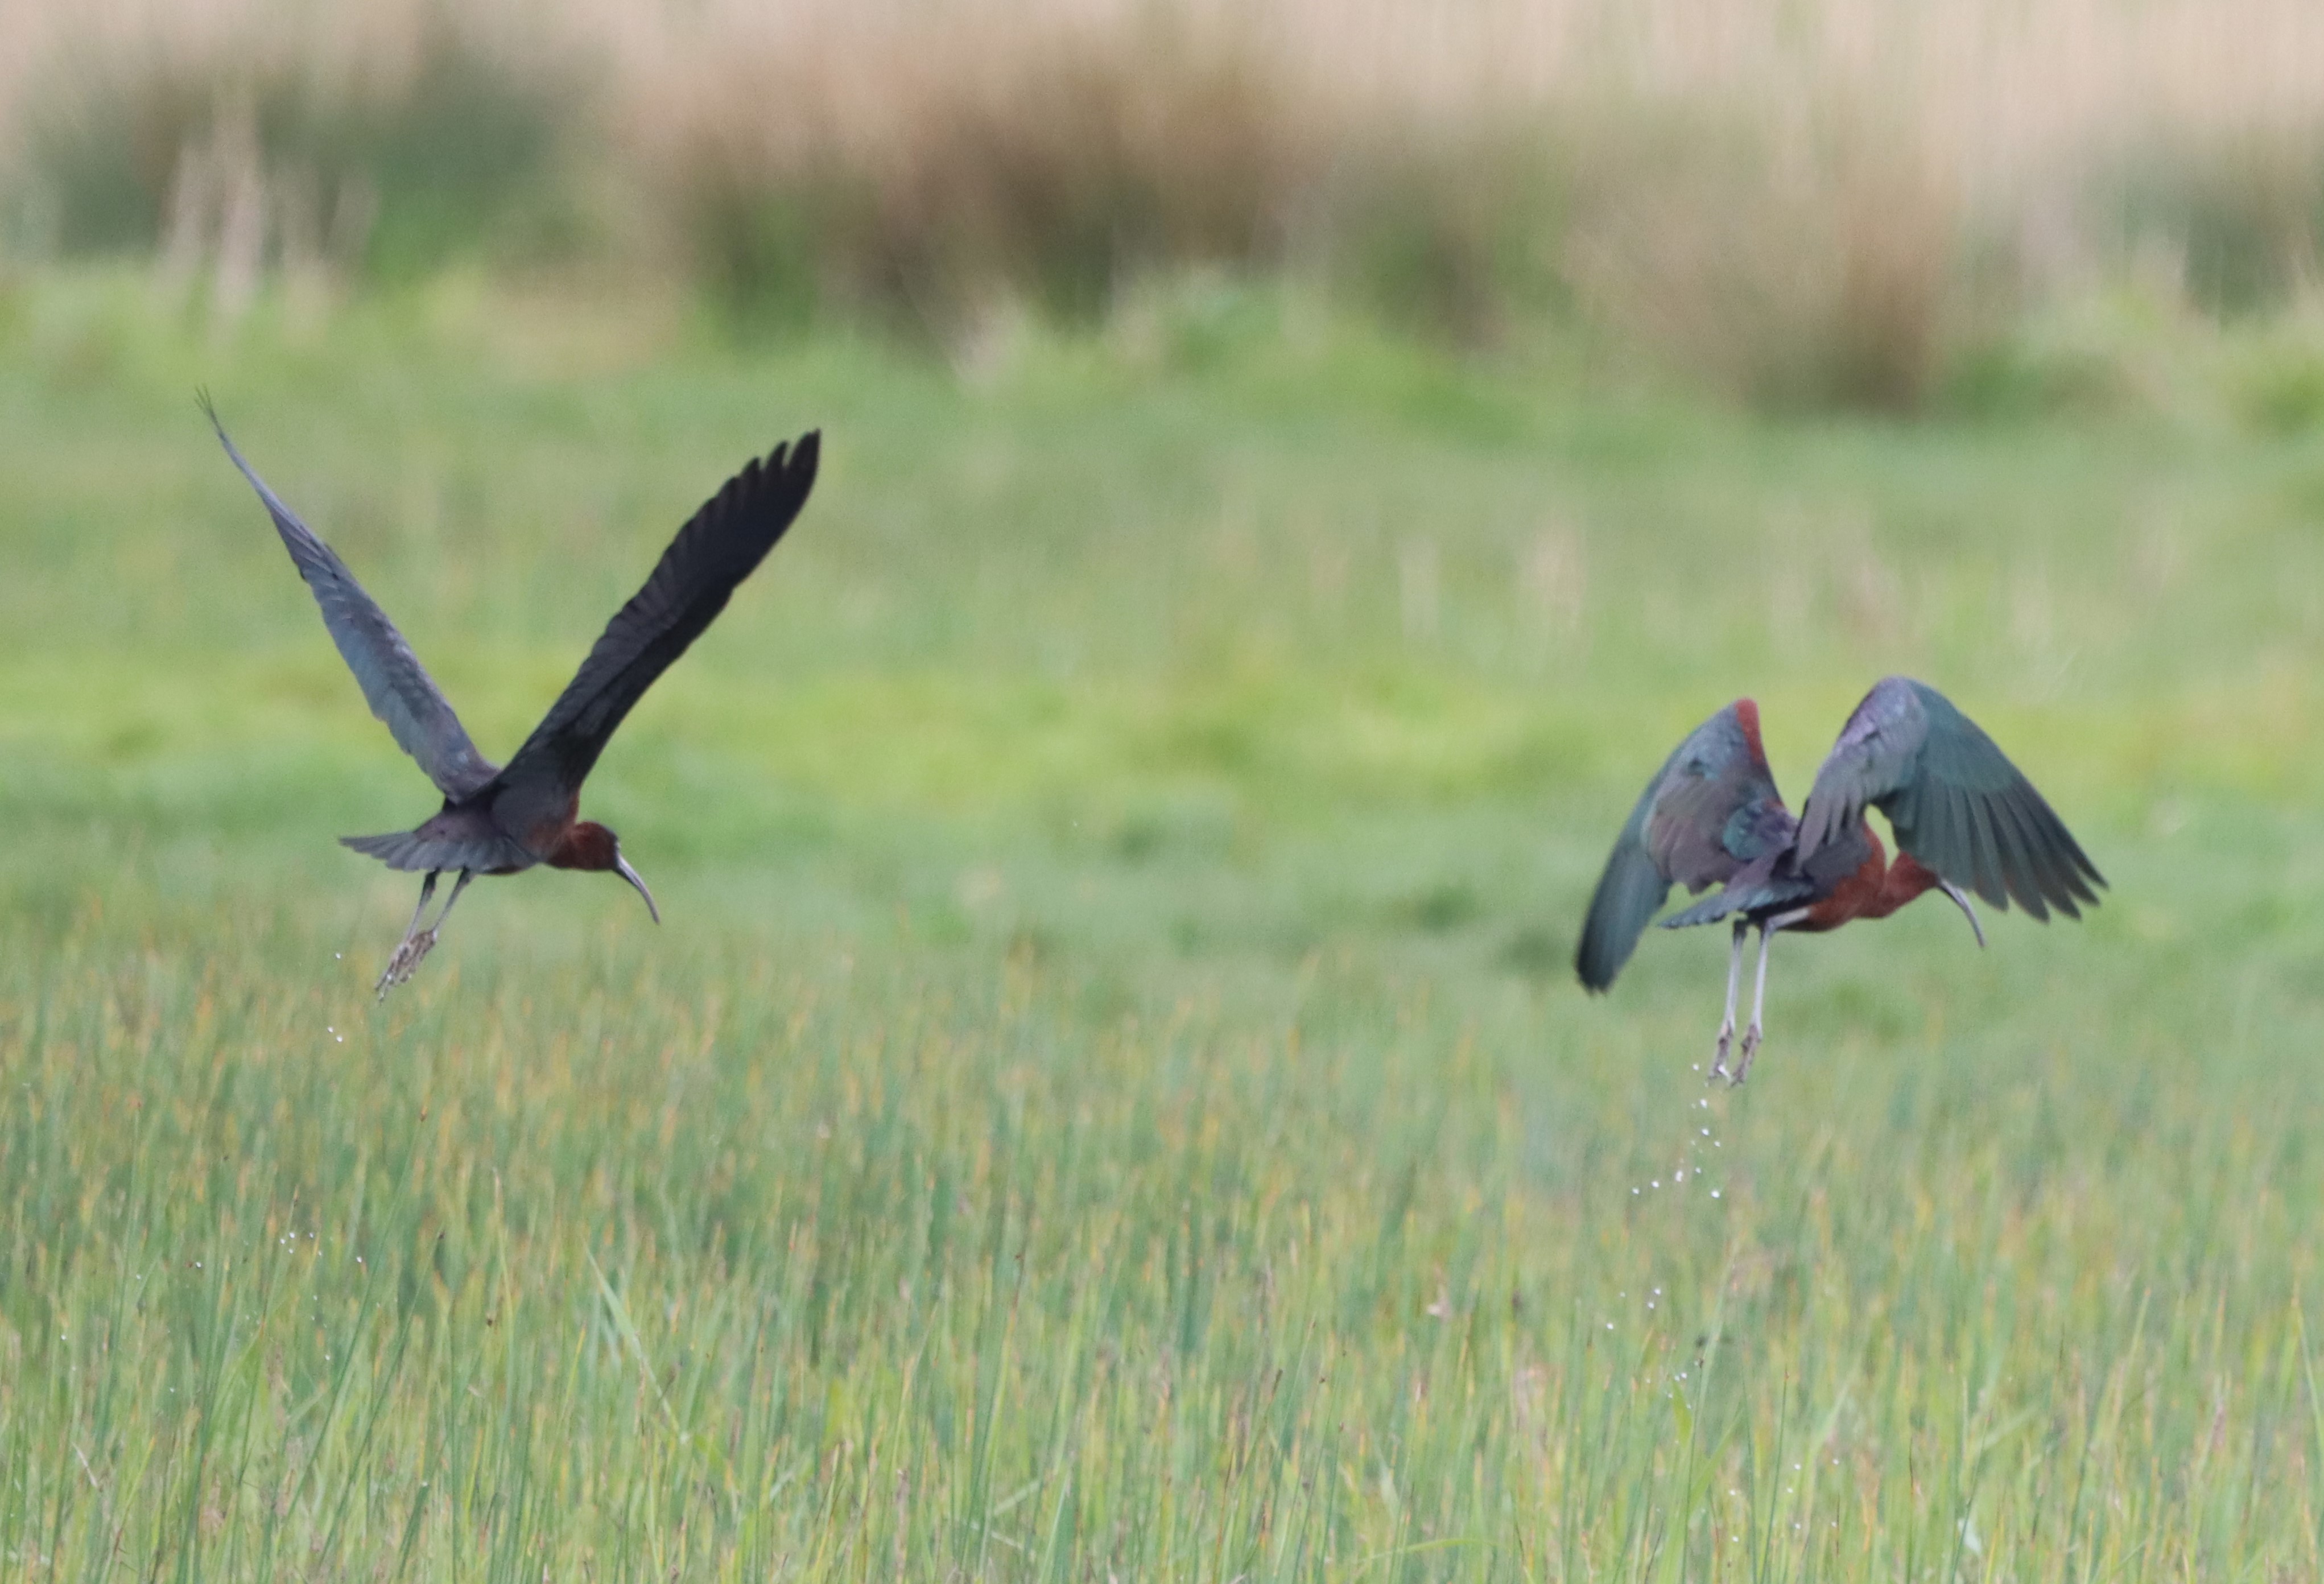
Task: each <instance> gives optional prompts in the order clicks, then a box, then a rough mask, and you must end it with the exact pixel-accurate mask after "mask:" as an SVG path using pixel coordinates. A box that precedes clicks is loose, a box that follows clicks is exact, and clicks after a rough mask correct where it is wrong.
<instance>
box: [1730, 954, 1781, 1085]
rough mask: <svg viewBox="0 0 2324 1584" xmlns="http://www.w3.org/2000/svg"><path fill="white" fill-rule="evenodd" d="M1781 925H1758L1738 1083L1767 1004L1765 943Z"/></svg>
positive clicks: (1756, 1048) (1748, 1064) (1745, 1070)
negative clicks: (1753, 981)
mask: <svg viewBox="0 0 2324 1584" xmlns="http://www.w3.org/2000/svg"><path fill="white" fill-rule="evenodd" d="M1782 927H1783V926H1781V925H1766V924H1763V925H1761V926H1759V977H1758V982H1757V984H1756V985H1754V986H1753V987H1752V990H1751V1026H1750V1027H1748V1028H1746V1029H1745V1030H1744V1031H1743V1050H1742V1054H1741V1057H1740V1059H1738V1061H1737V1062H1736V1064H1735V1077H1734V1082H1736V1083H1738V1084H1740V1083H1741V1082H1743V1080H1744V1078H1745V1076H1746V1075H1747V1074H1748V1073H1750V1071H1751V1058H1752V1057H1753V1056H1755V1055H1757V1054H1758V1051H1759V1014H1760V1012H1761V1011H1762V1010H1763V1009H1764V1008H1766V1004H1767V943H1768V942H1769V941H1772V940H1774V939H1775V931H1776V930H1778V929H1781V928H1782Z"/></svg>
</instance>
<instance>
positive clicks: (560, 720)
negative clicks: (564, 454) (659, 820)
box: [503, 431, 821, 790]
mask: <svg viewBox="0 0 2324 1584" xmlns="http://www.w3.org/2000/svg"><path fill="white" fill-rule="evenodd" d="M820 449H821V436H820V434H819V433H818V432H814V431H811V432H809V433H808V434H807V435H804V436H802V437H800V438H799V439H798V441H797V442H796V443H795V444H791V445H788V446H778V447H775V448H774V450H773V451H772V452H770V453H769V454H768V456H766V457H765V458H764V459H762V460H756V461H753V462H752V463H750V464H749V465H747V466H745V467H744V468H743V469H742V472H740V473H738V474H735V475H734V476H733V478H731V479H729V480H727V481H726V483H725V485H724V487H723V488H722V489H720V490H719V492H718V493H717V494H715V495H714V496H712V497H711V499H710V500H709V501H708V502H705V504H704V505H703V507H702V509H701V510H700V511H696V513H695V514H694V517H693V520H690V521H689V522H687V525H686V526H685V527H684V528H682V529H680V530H678V537H677V538H676V539H672V540H671V541H670V544H669V548H668V549H667V550H664V551H663V552H662V557H661V560H660V562H659V564H658V565H657V566H655V567H654V569H653V576H650V577H649V578H647V579H646V583H645V586H644V587H643V588H641V589H640V590H638V592H637V594H635V595H633V596H632V598H631V600H630V603H627V604H625V605H623V606H622V608H621V609H620V610H619V611H617V612H614V615H613V620H612V621H611V622H607V623H606V625H605V631H604V634H603V635H602V636H601V637H600V638H599V639H598V640H597V643H596V647H595V648H594V649H591V650H590V651H589V658H587V659H586V660H584V661H582V662H581V669H580V670H579V671H578V672H577V673H576V674H575V676H574V678H573V680H572V681H571V682H570V683H568V684H567V686H566V689H565V692H564V694H563V695H562V696H560V697H559V698H558V701H557V703H556V704H555V705H551V706H550V708H549V714H547V715H545V716H543V717H542V719H541V723H540V724H539V725H538V726H536V727H534V728H533V730H532V735H531V736H530V737H528V738H526V739H525V741H524V746H523V747H521V748H520V749H518V750H517V752H516V757H515V758H513V759H512V760H509V764H508V769H507V770H506V771H505V772H503V780H505V781H507V782H509V783H511V784H517V783H532V784H542V783H547V784H552V785H555V786H558V787H562V788H565V789H567V790H577V789H578V788H579V787H580V785H581V783H582V782H583V781H584V780H586V778H588V775H589V771H590V769H592V768H593V767H594V766H595V764H596V762H597V755H598V754H599V753H600V752H602V751H604V746H605V741H606V740H607V739H608V738H610V737H611V736H613V729H614V728H615V727H617V726H619V725H620V724H621V723H622V717H623V716H625V715H627V714H629V713H630V708H631V706H632V705H635V704H636V703H637V702H638V700H639V699H640V698H641V697H642V696H644V695H645V691H646V689H647V688H649V687H650V686H653V684H654V679H655V678H656V677H659V676H660V675H661V674H662V673H663V672H664V671H666V670H668V669H669V666H670V663H671V662H672V661H674V660H676V659H677V658H678V656H680V655H682V654H684V653H685V652H686V649H687V645H688V644H691V643H692V642H693V641H694V640H696V638H699V637H700V636H701V635H702V633H703V631H704V630H705V628H707V627H708V626H709V625H710V623H711V622H712V620H713V619H714V618H715V617H716V616H717V614H718V612H721V611H723V610H724V609H725V608H726V600H727V596H729V595H730V594H733V592H734V585H737V584H739V583H741V582H742V580H743V579H744V578H745V577H748V576H750V575H751V574H752V571H753V570H755V569H756V568H757V566H758V565H759V563H760V562H761V561H762V560H764V559H765V558H766V556H767V552H768V551H769V550H771V549H773V548H774V547H775V541H776V540H777V539H780V538H782V536H783V530H785V529H787V528H788V527H790V525H791V520H792V519H794V518H796V517H797V516H798V512H799V508H800V507H801V506H803V505H805V504H806V503H807V492H808V491H809V490H811V489H813V488H814V487H815V470H816V458H817V456H818V453H819V451H820Z"/></svg>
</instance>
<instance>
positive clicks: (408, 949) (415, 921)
mask: <svg viewBox="0 0 2324 1584" xmlns="http://www.w3.org/2000/svg"><path fill="white" fill-rule="evenodd" d="M440 872H442V871H441V870H433V869H431V870H429V871H428V878H427V879H423V880H421V881H420V906H419V907H414V908H413V909H412V910H411V924H410V927H409V928H407V929H405V930H404V932H403V938H402V939H401V940H400V941H398V942H396V944H395V955H393V956H392V957H390V958H389V959H388V960H387V966H386V968H385V969H383V970H382V971H381V973H380V976H379V982H378V983H377V984H375V985H374V986H372V987H371V988H372V991H373V993H374V995H378V996H381V997H384V996H385V995H386V994H387V992H388V990H389V989H390V987H392V986H394V985H399V984H401V983H402V982H403V981H405V980H406V979H409V978H410V976H411V968H412V965H413V964H414V963H416V962H419V961H420V955H421V952H420V951H414V950H413V949H412V942H414V941H416V940H418V939H419V938H420V920H421V919H422V918H425V917H426V916H428V899H429V898H430V897H433V896H434V895H435V894H436V877H437V875H438V874H439V873H440ZM421 950H422V951H424V950H425V948H422V949H421Z"/></svg>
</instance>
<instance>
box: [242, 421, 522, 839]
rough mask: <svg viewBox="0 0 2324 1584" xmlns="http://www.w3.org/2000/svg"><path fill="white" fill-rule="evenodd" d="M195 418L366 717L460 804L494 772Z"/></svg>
mask: <svg viewBox="0 0 2324 1584" xmlns="http://www.w3.org/2000/svg"><path fill="white" fill-rule="evenodd" d="M202 411H203V412H204V413H205V414H207V415H208V418H209V420H210V427H211V428H214V429H216V430H217V437H218V444H220V445H222V446H224V447H226V456H228V457H230V458H231V459H232V460H233V462H234V465H235V466H236V467H238V468H240V469H241V470H242V476H243V477H244V478H246V479H248V480H249V481H250V487H251V488H252V489H254V490H256V491H257V492H258V498H259V499H260V500H261V501H263V502H265V504H266V511H267V514H268V515H269V516H271V517H272V518H273V519H274V531H275V532H276V533H278V534H280V535H281V536H282V547H283V548H285V549H287V550H289V551H290V552H291V561H292V562H293V563H294V564H295V565H296V566H298V568H299V575H300V576H301V577H304V578H305V579H306V580H307V586H308V587H309V589H311V590H312V591H313V592H314V595H315V603H316V604H317V605H318V606H320V607H321V608H322V612H323V625H324V626H326V627H327V628H329V629H330V631H331V640H332V641H333V642H334V643H336V644H337V645H338V646H339V653H340V655H341V656H342V657H343V658H345V659H346V662H347V669H349V670H350V671H353V672H354V673H355V681H356V683H357V684H358V685H359V686H361V687H362V688H363V694H364V701H365V702H366V703H368V704H369V705H371V713H372V714H374V715H377V716H378V717H379V718H380V719H381V720H383V721H384V722H386V723H387V729H388V731H389V732H392V734H393V735H394V737H395V742H396V746H397V747H399V748H401V749H402V750H403V751H404V752H406V753H408V754H410V756H411V757H412V758H413V759H414V760H417V761H419V765H420V769H423V770H425V771H427V772H428V778H429V780H431V781H433V782H435V783H436V785H437V787H438V788H440V789H441V790H442V791H443V793H444V795H445V796H446V797H452V798H460V797H466V796H467V795H468V794H469V793H472V792H474V791H475V790H476V789H477V788H478V787H482V786H484V784H485V783H486V782H488V781H490V780H491V779H492V778H493V776H494V775H495V774H496V773H497V771H498V767H496V766H495V765H493V762H492V761H491V760H487V759H486V758H484V755H483V754H481V753H479V752H477V751H476V745H475V743H474V742H472V741H469V740H468V732H467V729H466V727H464V726H462V725H461V724H460V717H459V716H458V715H457V714H454V713H453V711H452V705H451V702H450V701H449V700H447V698H446V697H445V696H444V692H443V689H441V688H439V687H438V686H436V681H435V678H433V677H430V676H429V675H428V669H427V668H426V667H424V666H422V665H421V664H420V657H419V656H417V655H415V654H413V653H412V652H411V646H410V644H408V643H406V642H405V641H404V640H403V634H401V632H398V631H396V630H395V623H394V622H391V621H389V620H388V619H387V612H384V611H383V610H381V609H380V608H379V604H378V603H377V602H376V601H374V599H373V598H372V597H371V595H369V594H365V593H364V590H363V585H361V584H359V583H357V582H356V581H355V575H354V574H353V573H351V572H349V571H348V570H347V567H346V562H344V561H342V560H340V559H339V557H337V554H336V553H334V552H333V550H332V549H331V547H330V546H328V545H327V544H325V543H324V542H323V541H322V540H321V539H318V538H317V537H316V535H315V532H314V530H311V529H309V527H308V526H307V525H306V524H305V523H303V522H301V521H300V520H299V518H298V514H297V513H295V512H293V511H291V508H290V507H288V506H285V505H284V504H283V503H282V502H281V499H280V498H279V497H278V496H276V494H275V493H274V492H273V491H272V490H270V489H268V488H267V487H266V481H265V480H264V479H263V478H260V477H259V476H258V474H257V472H256V470H255V469H254V468H253V467H252V466H251V465H250V464H249V463H247V462H245V461H244V460H243V456H242V453H241V452H240V451H239V450H236V449H235V444H234V442H233V441H232V440H231V439H229V438H227V437H226V426H225V425H224V424H222V423H220V422H219V421H218V415H217V410H216V409H214V408H212V407H211V406H210V404H209V401H208V399H207V398H205V399H204V400H203V401H202Z"/></svg>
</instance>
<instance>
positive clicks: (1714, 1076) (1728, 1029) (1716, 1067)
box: [1703, 1021, 1742, 1083]
mask: <svg viewBox="0 0 2324 1584" xmlns="http://www.w3.org/2000/svg"><path fill="white" fill-rule="evenodd" d="M1734 1043H1735V1025H1734V1024H1733V1023H1732V1022H1731V1021H1730V1022H1727V1023H1723V1024H1721V1025H1720V1028H1719V1043H1718V1044H1716V1045H1712V1046H1711V1072H1710V1074H1709V1075H1708V1076H1707V1077H1705V1078H1704V1079H1703V1082H1705V1083H1716V1082H1719V1081H1720V1079H1721V1078H1725V1077H1726V1076H1727V1047H1728V1046H1729V1045H1732V1044H1734ZM1733 1082H1738V1083H1739V1082H1742V1080H1741V1079H1739V1078H1738V1079H1735V1080H1733Z"/></svg>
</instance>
